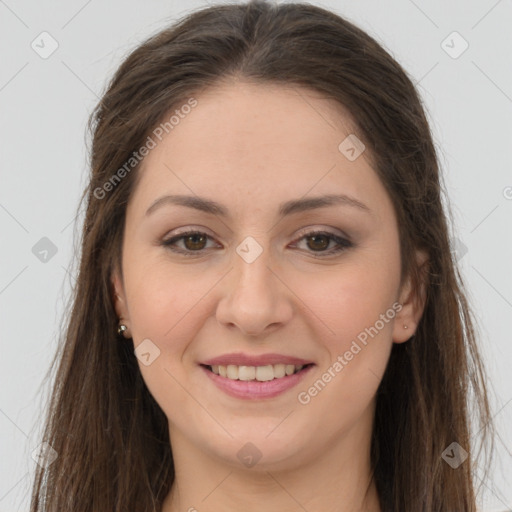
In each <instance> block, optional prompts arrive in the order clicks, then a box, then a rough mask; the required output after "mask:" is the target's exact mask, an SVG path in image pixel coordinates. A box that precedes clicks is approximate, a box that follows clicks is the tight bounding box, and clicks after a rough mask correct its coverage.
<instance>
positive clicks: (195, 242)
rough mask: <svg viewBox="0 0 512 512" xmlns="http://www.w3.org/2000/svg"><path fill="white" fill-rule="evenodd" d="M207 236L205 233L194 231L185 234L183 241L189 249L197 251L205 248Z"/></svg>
mask: <svg viewBox="0 0 512 512" xmlns="http://www.w3.org/2000/svg"><path fill="white" fill-rule="evenodd" d="M207 238H208V237H206V236H205V235H204V234H203V233H194V234H190V235H186V236H184V237H183V243H184V245H185V247H186V248H187V249H189V250H191V251H197V250H201V249H204V248H205V246H206V240H207Z"/></svg>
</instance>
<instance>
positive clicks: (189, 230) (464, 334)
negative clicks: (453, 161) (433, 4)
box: [31, 1, 490, 512]
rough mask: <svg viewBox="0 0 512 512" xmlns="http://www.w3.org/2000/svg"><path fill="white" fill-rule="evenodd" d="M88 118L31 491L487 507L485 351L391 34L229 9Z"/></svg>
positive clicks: (159, 504)
mask: <svg viewBox="0 0 512 512" xmlns="http://www.w3.org/2000/svg"><path fill="white" fill-rule="evenodd" d="M91 128H92V131H93V145H92V161H91V164H92V169H91V170H92V172H91V179H90V183H89V186H88V188H87V190H86V191H85V193H84V197H83V199H84V200H86V201H87V213H86V219H85V227H84V231H83V235H82V255H81V263H80V274H79V278H78V282H77V287H76V289H75V292H74V300H73V307H72V311H71V315H70V320H69V326H68V329H67V332H66V337H65V343H64V344H63V351H62V353H61V354H59V361H60V362H59V367H58V372H57V375H56V381H55V387H54V393H53V396H52V402H51V404H50V408H49V412H48V420H47V426H46V431H45V441H47V442H48V444H49V445H50V446H51V447H52V449H53V450H55V452H56V453H57V454H58V456H57V458H56V459H55V460H54V461H53V462H52V463H51V464H49V465H47V468H46V469H45V470H44V471H43V470H41V471H40V472H39V473H38V474H37V478H36V482H35V484H34V492H33V498H32V507H31V511H32V512H36V511H42V510H45V511H54V510H55V511H57V510H59V511H63V510H73V511H82V510H83V511H85V510H94V511H113V510H119V511H125V510H126V511H131V510H137V511H143V510H144V511H163V512H176V511H181V510H189V511H193V510H198V511H200V512H201V511H218V510H223V511H231V510H237V511H238V510H240V509H242V508H243V509H244V510H256V509H257V510H260V509H262V508H264V509H266V510H268V511H274V510H275V511H277V510H279V511H283V510H286V511H292V510H293V511H294V510H308V511H313V510H329V511H337V512H347V511H363V510H364V511H371V512H377V511H380V512H384V511H397V512H398V511H400V512H403V511H415V512H416V511H425V512H427V511H428V512H432V511H475V510H476V502H475V483H476V482H473V479H472V478H473V469H474V467H473V464H474V462H475V460H476V458H477V455H478V450H473V446H471V445H470V441H471V433H470V429H469V414H470V411H471V409H470V408H469V402H468V396H469V393H470V392H471V393H472V394H473V395H474V397H475V404H476V411H477V413H478V418H479V420H480V423H479V424H477V428H479V429H481V431H480V433H479V436H480V437H481V438H482V439H485V436H486V434H487V432H488V431H489V429H490V421H489V420H490V416H489V407H488V401H487V395H486V388H485V381H484V372H483V368H482V364H481V361H480V356H479V355H478V351H477V348H476V344H475V335H474V330H473V326H472V320H471V314H470V311H469V308H468V305H467V302H466V299H465V295H464V291H463V285H462V282H461V279H460V276H459V274H458V272H457V269H456V267H455V263H454V260H453V259H452V255H451V252H450V245H449V229H448V225H447V220H446V213H445V211H444V209H443V205H442V197H441V178H440V176H439V170H438V162H437V158H436V154H435V150H434V146H433V143H432V138H431V134H430V130H429V127H428V124H427V121H426V118H425V114H424V111H423V108H422V105H421V102H420V99H419V97H418V94H417V92H416V91H415V89H414V86H413V85H412V83H411V80H410V79H409V78H408V77H407V75H406V73H405V72H404V70H403V69H402V68H401V67H400V66H399V65H398V64H397V62H395V61H394V60H393V59H392V57H391V56H390V55H389V54H388V53H387V52H386V51H385V50H384V49H383V48H382V47H381V46H379V45H378V44H377V43H376V42H375V41H374V40H373V39H372V38H371V37H370V36H368V35H367V34H366V33H364V32H363V31H361V30H360V29H358V28H357V27H355V26H354V25H353V24H351V23H349V22H347V21H346V20H343V19H342V18H340V17H339V16H337V15H335V14H333V13H330V12H328V11H326V10H323V9H321V8H318V7H313V6H311V5H306V4H283V5H279V6H278V5H272V4H269V3H265V2H261V1H253V2H250V3H248V4H243V5H229V6H228V5H226V6H214V7H209V8H207V9H203V10H201V11H198V12H196V13H194V14H192V15H190V16H188V17H187V18H185V19H183V20H182V21H181V22H180V23H177V24H176V25H175V26H172V27H170V28H168V29H166V30H164V31H162V32H161V33H159V34H157V35H156V36H154V37H152V38H150V39H149V40H148V41H147V42H145V43H144V44H142V45H141V46H140V47H139V48H137V49H136V50H135V51H134V52H133V53H132V54H131V55H129V56H128V57H127V58H126V60H125V61H124V62H123V64H122V65H121V66H120V68H119V70H118V71H117V73H116V74H115V76H114V78H113V80H112V82H111V83H110V86H109V88H108V90H107V91H106V93H105V94H104V96H103V98H102V99H101V101H100V103H99V105H98V107H97V110H96V112H95V113H94V116H93V118H92V123H91ZM116 333H117V337H116Z"/></svg>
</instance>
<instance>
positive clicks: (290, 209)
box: [146, 194, 371, 218]
mask: <svg viewBox="0 0 512 512" xmlns="http://www.w3.org/2000/svg"><path fill="white" fill-rule="evenodd" d="M165 205H178V206H185V207H187V208H194V209H195V210H199V211H202V212H206V213H211V214H213V215H219V216H221V217H229V216H230V215H229V210H228V209H227V208H226V207H225V206H223V205H221V204H220V203H217V202H216V201H213V200H211V199H207V198H204V197H199V196H188V195H166V196H162V197H160V198H158V199H156V200H155V201H154V202H153V203H152V204H151V206H150V207H149V208H148V209H147V211H146V216H148V215H150V214H152V213H153V212H154V211H155V210H157V209H159V208H161V207H162V206H165ZM326 206H350V207H353V208H357V209H359V210H360V211H362V212H366V213H371V210H370V208H368V206H366V205H365V204H364V203H362V202H361V201H359V200H357V199H355V198H354V197H350V196H347V195H345V194H327V195H323V196H317V197H309V198H304V199H302V198H301V199H292V200H290V201H286V202H284V203H282V204H281V205H280V206H279V210H278V215H279V217H281V218H282V217H285V216H287V215H291V214H294V213H299V212H304V211H309V210H314V209H316V208H324V207H326Z"/></svg>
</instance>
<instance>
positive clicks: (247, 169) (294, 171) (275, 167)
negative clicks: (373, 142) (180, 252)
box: [134, 82, 383, 208]
mask: <svg viewBox="0 0 512 512" xmlns="http://www.w3.org/2000/svg"><path fill="white" fill-rule="evenodd" d="M194 99H195V100H196V102H197V104H196V106H195V107H194V108H193V109H186V111H187V112H188V113H187V114H183V113H182V115H180V116H179V122H178V123H177V124H175V125H174V126H173V127H172V129H169V130H168V133H165V132H164V134H163V137H162V140H161V141H159V140H156V146H155V147H154V149H152V150H151V151H150V153H149V154H148V155H147V156H146V157H145V159H144V161H143V165H142V167H141V169H140V172H141V179H140V182H139V185H138V190H137V191H136V194H135V195H136V196H137V197H135V198H134V199H135V200H137V202H141V201H142V202H144V203H145V205H146V208H147V206H148V205H149V203H150V202H152V200H154V199H155V198H156V196H157V195H159V194H162V193H164V192H169V193H188V194H191V193H192V194H197V195H202V196H205V195H206V196H215V198H217V199H219V201H221V202H224V203H229V202H231V203H232V204H233V203H234V202H238V203H240V202H241V201H254V202H258V201H259V202H268V201H272V200H274V199H275V200H276V201H277V198H279V202H282V200H283V198H284V199H287V198H296V197H299V196H303V195H305V194H307V193H308V191H311V193H312V194H316V193H318V194H321V193H322V194H325V193H333V192H339V193H347V194H350V195H355V196H358V197H359V199H361V200H362V201H364V199H365V197H369V198H370V199H371V198H372V196H374V197H373V199H374V200H375V198H376V197H377V196H378V195H379V194H380V195H382V193H383V188H382V185H381V184H380V181H379V179H378V178H377V175H376V174H375V172H374V171H373V169H372V168H371V165H370V162H369V158H367V156H368V155H366V154H365V152H363V153H362V154H361V156H360V157H359V158H357V159H356V160H354V161H350V160H349V159H347V157H346V155H345V154H344V153H343V152H342V151H341V150H340V144H342V143H343V142H344V141H345V140H346V139H347V137H348V136H350V137H352V134H354V132H355V131H356V130H357V128H356V127H355V124H354V123H353V121H352V119H351V117H350V115H349V113H348V112H347V111H346V109H345V108H344V107H343V106H342V105H340V104H339V103H338V102H336V101H334V100H331V99H327V98H325V97H322V95H321V94H320V93H318V92H314V91H311V90H309V89H305V88H302V87H296V86H281V85H274V84H271V85H269V84H265V85H260V84H257V85H255V84H250V83H240V82H235V83H230V84H223V85H221V86H217V87H215V88H211V89H209V90H206V91H205V92H204V93H202V94H200V95H197V96H194ZM176 110H178V111H179V110H180V107H179V106H177V107H176V108H175V110H174V111H173V112H176ZM183 112H185V109H184V110H183ZM170 115H172V113H170V114H169V117H170ZM176 119H178V118H176ZM334 189H336V190H334Z"/></svg>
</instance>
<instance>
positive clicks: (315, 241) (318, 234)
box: [296, 231, 354, 257]
mask: <svg viewBox="0 0 512 512" xmlns="http://www.w3.org/2000/svg"><path fill="white" fill-rule="evenodd" d="M302 242H305V248H304V250H305V251H306V252H309V253H310V254H312V255H313V256H315V257H323V256H330V255H333V254H336V253H339V252H342V251H346V250H347V249H350V248H351V247H354V244H353V243H352V242H350V241H349V240H347V239H346V238H342V237H340V236H338V235H335V234H334V233H330V232H328V231H310V232H309V233H306V234H304V235H303V236H302V237H301V238H299V240H298V242H296V244H297V245H298V246H299V245H300V243H302ZM331 242H333V246H332V247H329V246H330V245H331ZM315 253H316V254H315Z"/></svg>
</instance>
